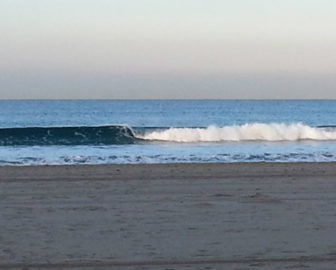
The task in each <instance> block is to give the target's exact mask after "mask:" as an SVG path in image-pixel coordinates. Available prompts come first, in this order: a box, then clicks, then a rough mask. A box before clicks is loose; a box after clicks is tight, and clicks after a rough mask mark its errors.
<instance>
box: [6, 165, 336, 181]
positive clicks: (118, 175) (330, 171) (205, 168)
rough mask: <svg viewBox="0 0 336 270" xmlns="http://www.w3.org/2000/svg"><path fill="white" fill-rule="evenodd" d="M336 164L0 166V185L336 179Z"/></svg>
mask: <svg viewBox="0 0 336 270" xmlns="http://www.w3.org/2000/svg"><path fill="white" fill-rule="evenodd" d="M335 175H336V162H279V163H273V162H241V163H167V164H103V165H37V166H0V181H26V180H27V181H34V180H35V181H38V180H40V181H41V180H57V181H67V180H68V181H69V180H81V179H82V180H107V179H109V180H123V179H125V180H131V179H136V180H143V179H154V180H155V179H185V178H194V179H201V178H210V179H214V178H230V177H239V178H240V177H270V176H272V177H286V176H287V177H290V176H335Z"/></svg>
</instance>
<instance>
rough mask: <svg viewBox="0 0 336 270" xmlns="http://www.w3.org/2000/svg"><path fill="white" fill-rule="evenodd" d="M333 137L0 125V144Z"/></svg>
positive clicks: (303, 132)
mask: <svg viewBox="0 0 336 270" xmlns="http://www.w3.org/2000/svg"><path fill="white" fill-rule="evenodd" d="M299 140H317V141H326V140H336V128H335V127H310V126H306V125H303V124H300V123H298V124H289V125H288V124H262V123H255V124H245V125H241V126H224V127H217V126H209V127H207V128H155V127H144V128H140V127H135V128H134V131H133V129H132V128H130V127H128V126H91V127H87V126H77V127H25V128H0V146H16V145H18V146H20V145H22V146H25V145H26V146H34V145H41V146H43V145H125V144H138V143H142V144H143V143H145V142H147V143H150V142H151V141H166V142H181V143H184V142H185V143H189V142H230V141H299Z"/></svg>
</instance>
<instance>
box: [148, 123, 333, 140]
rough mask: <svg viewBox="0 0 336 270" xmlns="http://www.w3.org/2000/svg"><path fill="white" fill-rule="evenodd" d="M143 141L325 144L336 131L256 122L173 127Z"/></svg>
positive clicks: (151, 133)
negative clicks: (312, 141) (313, 142)
mask: <svg viewBox="0 0 336 270" xmlns="http://www.w3.org/2000/svg"><path fill="white" fill-rule="evenodd" d="M142 139H145V140H151V141H153V140H155V141H171V142H223V141H299V140H318V141H324V140H336V130H331V129H325V128H317V127H311V126H307V125H304V124H301V123H294V124H282V123H272V124H265V123H253V124H245V125H241V126H224V127H217V126H209V127H207V128H169V129H166V130H160V131H153V132H148V133H146V134H145V135H143V136H142Z"/></svg>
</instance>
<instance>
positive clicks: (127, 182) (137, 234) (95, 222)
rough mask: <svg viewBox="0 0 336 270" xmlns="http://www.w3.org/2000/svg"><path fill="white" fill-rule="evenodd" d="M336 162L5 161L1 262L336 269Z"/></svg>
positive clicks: (0, 176) (0, 265)
mask: <svg viewBox="0 0 336 270" xmlns="http://www.w3.org/2000/svg"><path fill="white" fill-rule="evenodd" d="M335 233H336V163H237V164H166V165H162V164H161V165H93V166H86V165H85V166H84V165H78V166H35V167H0V269H127V270H130V269H151V270H154V269H176V270H180V269H195V270H198V269H208V270H209V269H229V270H230V269H336V237H335Z"/></svg>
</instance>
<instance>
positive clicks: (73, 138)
mask: <svg viewBox="0 0 336 270" xmlns="http://www.w3.org/2000/svg"><path fill="white" fill-rule="evenodd" d="M135 140H136V138H135V136H134V133H133V130H132V129H131V128H129V127H127V126H97V127H85V126H82V127H26V128H2V129H0V145H1V146H14V145H30V146H31V145H109V144H133V143H134V142H135Z"/></svg>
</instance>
